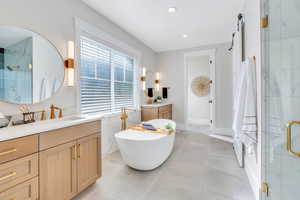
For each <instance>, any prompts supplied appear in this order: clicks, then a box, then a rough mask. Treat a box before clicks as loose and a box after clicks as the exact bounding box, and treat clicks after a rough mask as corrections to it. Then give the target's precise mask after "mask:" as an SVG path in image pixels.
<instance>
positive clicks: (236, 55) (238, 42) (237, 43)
mask: <svg viewBox="0 0 300 200" xmlns="http://www.w3.org/2000/svg"><path fill="white" fill-rule="evenodd" d="M239 27H240V28H237V30H236V32H235V36H234V41H233V44H234V45H233V51H232V64H233V66H232V69H233V70H232V71H233V79H232V85H233V100H234V103H233V113H234V123H233V127H232V128H233V130H234V143H233V146H234V150H235V153H236V156H237V160H238V162H239V165H240V167H243V166H244V159H243V156H244V154H243V144H242V142H241V140H240V137H239V135H240V131H237V130H239V128H238V127H241V125H239V121H238V119H241V118H240V117H239V115H240V113H239V110H240V108H239V106H240V104H239V102H240V100H241V99H240V91H242V90H241V87H242V85H241V82H242V79H244V74H245V67H244V66H242V31H241V22H239Z"/></svg>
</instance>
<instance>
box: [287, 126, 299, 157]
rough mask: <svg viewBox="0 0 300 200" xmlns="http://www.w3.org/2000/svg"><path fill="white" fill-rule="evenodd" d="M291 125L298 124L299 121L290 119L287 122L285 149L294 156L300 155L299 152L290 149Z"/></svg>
mask: <svg viewBox="0 0 300 200" xmlns="http://www.w3.org/2000/svg"><path fill="white" fill-rule="evenodd" d="M293 125H300V121H291V122H289V123H288V125H287V128H286V136H287V137H286V139H287V142H286V147H287V151H288V152H289V153H290V154H291V155H293V156H296V157H300V153H299V152H294V151H293V150H292V127H293Z"/></svg>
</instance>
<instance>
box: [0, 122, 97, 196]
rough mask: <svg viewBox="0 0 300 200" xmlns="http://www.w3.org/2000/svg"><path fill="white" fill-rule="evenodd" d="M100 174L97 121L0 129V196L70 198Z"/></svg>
mask: <svg viewBox="0 0 300 200" xmlns="http://www.w3.org/2000/svg"><path fill="white" fill-rule="evenodd" d="M100 177H101V121H100V120H94V119H79V118H78V119H74V120H71V119H69V120H63V119H61V120H51V121H44V122H36V123H35V124H29V125H21V126H20V127H9V128H5V129H3V130H0V199H1V200H19V199H28V200H38V199H40V200H54V199H57V200H60V199H64V200H67V199H72V198H73V197H75V196H76V195H77V194H79V193H80V192H82V191H83V190H85V189H86V188H87V187H88V186H90V185H92V184H93V183H95V182H96V180H97V179H98V178H100Z"/></svg>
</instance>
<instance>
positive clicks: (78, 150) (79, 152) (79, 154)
mask: <svg viewBox="0 0 300 200" xmlns="http://www.w3.org/2000/svg"><path fill="white" fill-rule="evenodd" d="M80 157H81V145H80V144H78V145H77V158H80Z"/></svg>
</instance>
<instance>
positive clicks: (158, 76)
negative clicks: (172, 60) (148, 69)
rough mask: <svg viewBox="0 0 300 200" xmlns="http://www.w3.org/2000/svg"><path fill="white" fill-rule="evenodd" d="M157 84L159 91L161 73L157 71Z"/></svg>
mask: <svg viewBox="0 0 300 200" xmlns="http://www.w3.org/2000/svg"><path fill="white" fill-rule="evenodd" d="M155 86H156V91H159V88H160V73H159V72H157V73H156V79H155Z"/></svg>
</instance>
